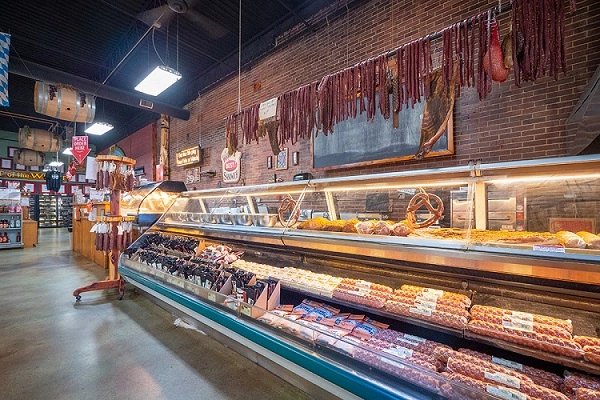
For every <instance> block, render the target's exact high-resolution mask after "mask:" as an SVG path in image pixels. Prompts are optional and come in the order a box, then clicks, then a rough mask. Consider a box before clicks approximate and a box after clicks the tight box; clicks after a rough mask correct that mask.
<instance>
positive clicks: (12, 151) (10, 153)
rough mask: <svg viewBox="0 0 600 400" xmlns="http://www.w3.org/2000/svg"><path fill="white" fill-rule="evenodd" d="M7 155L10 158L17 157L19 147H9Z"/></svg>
mask: <svg viewBox="0 0 600 400" xmlns="http://www.w3.org/2000/svg"><path fill="white" fill-rule="evenodd" d="M6 149H7V151H6V152H7V154H8V158H13V157H14V156H15V153H16V152H17V150H19V148H18V147H12V146H7V147H6Z"/></svg>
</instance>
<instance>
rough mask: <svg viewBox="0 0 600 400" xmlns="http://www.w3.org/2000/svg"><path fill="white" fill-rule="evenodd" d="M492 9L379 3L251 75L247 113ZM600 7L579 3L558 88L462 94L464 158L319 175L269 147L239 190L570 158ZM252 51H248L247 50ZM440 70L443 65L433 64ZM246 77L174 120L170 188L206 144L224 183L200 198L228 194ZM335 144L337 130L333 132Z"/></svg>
mask: <svg viewBox="0 0 600 400" xmlns="http://www.w3.org/2000/svg"><path fill="white" fill-rule="evenodd" d="M492 5H493V4H491V3H490V2H489V1H476V0H469V1H456V0H454V1H446V2H442V1H439V0H426V1H422V2H419V5H418V6H416V5H415V4H414V2H412V1H407V0H393V1H387V2H380V1H370V2H367V3H365V4H364V5H361V6H359V7H357V8H355V9H350V10H349V11H348V12H347V13H346V14H344V15H342V16H341V17H339V18H337V19H335V20H329V21H328V23H327V24H325V26H324V27H323V28H322V29H318V30H316V31H314V32H310V33H308V34H306V35H304V36H303V37H302V38H300V39H299V40H295V41H292V42H291V43H287V44H284V45H282V46H281V48H279V49H277V50H275V51H274V52H273V53H271V55H269V56H268V57H266V58H264V59H262V60H260V61H258V62H256V63H255V64H253V65H252V66H250V67H246V68H244V69H243V70H242V74H241V106H242V108H245V107H248V106H250V105H252V104H255V103H260V102H263V101H266V100H268V99H271V98H273V97H276V96H278V95H279V94H281V93H283V92H285V91H288V90H293V89H295V88H297V87H299V86H301V85H304V84H307V83H309V82H311V81H314V80H320V79H321V78H322V77H323V76H324V75H326V74H328V73H333V72H336V71H339V70H341V69H344V68H346V67H348V66H352V65H354V64H355V63H358V62H361V61H364V60H366V59H368V58H370V57H375V56H377V55H379V54H381V53H383V52H386V51H390V50H392V49H395V48H397V47H399V46H401V45H403V44H406V43H408V42H410V41H411V40H413V39H417V38H420V37H422V36H425V35H427V34H430V33H432V32H435V31H438V30H440V29H443V28H444V27H446V26H449V25H451V24H453V23H455V22H458V21H461V20H463V19H465V18H468V17H470V16H473V15H476V14H477V13H479V12H482V11H484V10H487V9H488V8H489V7H491V6H492ZM598 15H600V2H597V1H594V0H579V1H577V10H576V11H574V12H573V11H570V10H569V9H568V5H567V17H566V53H567V56H566V61H567V74H566V75H563V74H560V75H559V77H558V80H554V78H553V77H543V78H541V79H538V80H537V81H536V82H523V83H522V87H521V88H517V87H516V86H515V84H514V80H513V76H512V71H511V74H510V75H509V78H508V80H507V81H506V82H504V83H497V82H494V83H493V89H492V93H491V94H490V95H489V96H488V98H487V99H485V100H483V101H480V100H479V98H478V94H477V90H476V89H475V88H468V89H467V88H463V89H462V90H461V96H460V97H459V98H458V99H457V101H456V105H455V111H454V145H455V154H454V155H450V156H442V157H437V158H431V159H426V160H423V161H413V160H410V161H403V162H395V163H389V164H382V165H377V166H365V167H355V168H342V169H330V170H313V169H312V157H311V151H312V150H311V143H310V141H309V140H305V141H300V142H298V143H296V144H294V145H291V144H290V145H287V147H288V148H289V151H290V158H291V154H292V152H294V151H299V154H300V157H299V160H300V163H299V165H297V166H294V165H291V163H290V165H289V167H288V169H287V170H278V171H275V170H274V169H267V162H266V159H267V157H268V156H270V155H272V154H271V150H270V146H269V143H268V140H263V141H261V142H260V143H259V144H255V143H253V144H250V145H245V144H242V143H240V148H239V150H240V151H241V152H242V154H243V155H242V175H241V180H240V182H239V183H237V184H259V183H266V182H267V181H268V180H269V178H272V177H273V174H275V173H276V174H277V177H278V178H280V179H282V180H284V181H290V180H291V179H292V178H293V176H294V175H295V174H297V173H300V172H311V173H312V174H313V175H314V176H317V177H331V176H340V175H353V174H360V173H364V172H365V171H368V172H387V171H399V170H407V169H423V168H436V167H447V166H455V165H465V164H466V163H467V162H468V160H470V159H481V160H482V161H483V162H486V163H487V162H500V161H510V160H521V159H536V158H545V157H554V156H565V155H567V146H566V143H567V142H568V140H569V137H568V136H567V132H566V130H565V121H566V119H567V117H568V116H569V114H570V113H571V111H572V110H573V107H574V106H575V104H576V102H577V100H578V99H579V97H580V95H581V93H582V91H583V89H584V87H585V86H586V84H587V83H588V81H589V79H590V77H591V76H592V75H593V73H594V71H595V69H596V67H597V66H598V64H599V63H600V19H599V18H597V16H598ZM498 23H499V27H500V35H501V38H502V37H503V36H504V35H506V33H508V29H509V25H510V12H505V13H503V14H501V15H500V16H499V17H498ZM242 51H243V50H242ZM433 58H434V66H435V65H439V57H436V56H435V55H434V57H433ZM237 85H238V79H237V76H235V77H232V78H230V79H227V80H224V81H222V82H220V83H219V84H217V85H215V86H214V87H213V88H212V89H211V90H210V91H208V92H204V93H201V94H200V95H199V97H198V98H197V99H196V100H195V101H193V102H191V103H190V104H188V105H187V106H186V108H187V109H189V110H190V112H191V118H190V119H189V121H182V120H178V119H174V118H173V119H171V138H170V141H171V142H170V160H171V164H170V169H171V179H177V180H182V181H185V168H183V167H175V165H174V161H173V160H174V155H175V153H176V152H177V151H179V150H182V149H185V148H188V147H190V146H194V145H197V144H199V145H200V146H201V148H202V156H203V161H202V164H201V168H202V170H203V171H204V170H216V171H217V175H216V177H214V178H213V177H210V176H202V177H201V181H200V182H197V183H195V184H194V185H193V186H196V187H197V188H198V189H202V188H212V187H217V186H219V185H221V184H222V183H221V178H220V177H221V174H222V168H221V162H220V154H221V151H222V150H223V148H224V147H225V118H226V117H227V116H228V115H231V114H233V113H235V112H236V111H237V101H238V96H237V93H238V90H237ZM333 134H334V135H335V127H334V133H333Z"/></svg>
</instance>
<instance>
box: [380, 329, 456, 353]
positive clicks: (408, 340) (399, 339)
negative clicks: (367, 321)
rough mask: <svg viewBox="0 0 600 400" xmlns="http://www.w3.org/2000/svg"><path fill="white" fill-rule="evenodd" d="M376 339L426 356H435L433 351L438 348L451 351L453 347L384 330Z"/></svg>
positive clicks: (391, 330)
mask: <svg viewBox="0 0 600 400" xmlns="http://www.w3.org/2000/svg"><path fill="white" fill-rule="evenodd" d="M374 337H375V338H376V339H379V340H384V341H386V342H389V343H392V344H395V345H397V346H402V347H406V348H409V349H412V350H415V351H419V352H421V353H426V354H433V350H434V349H435V348H436V347H442V348H447V349H449V350H451V347H450V346H447V345H445V344H441V343H438V342H436V341H433V340H428V339H425V338H422V337H419V336H415V335H409V334H407V333H403V332H398V331H395V330H393V329H382V330H380V331H379V332H377V333H376V334H375V336H374Z"/></svg>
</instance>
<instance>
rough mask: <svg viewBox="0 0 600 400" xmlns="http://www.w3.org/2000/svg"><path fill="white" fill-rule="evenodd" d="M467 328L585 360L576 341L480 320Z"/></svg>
mask: <svg viewBox="0 0 600 400" xmlns="http://www.w3.org/2000/svg"><path fill="white" fill-rule="evenodd" d="M467 328H468V329H469V330H470V331H471V332H474V333H477V334H479V335H484V336H490V337H493V338H497V339H501V340H505V341H507V342H512V343H516V344H519V345H522V346H526V347H531V348H534V349H538V350H542V351H548V352H551V353H555V354H559V355H562V356H565V357H571V358H583V354H584V353H583V349H582V348H581V346H580V345H579V344H578V343H576V342H575V341H573V340H570V339H562V338H558V337H556V336H550V335H546V334H544V333H538V332H526V331H522V330H517V329H510V328H506V327H504V326H502V325H499V324H494V323H491V322H486V321H480V320H471V321H470V322H469V324H468V326H467Z"/></svg>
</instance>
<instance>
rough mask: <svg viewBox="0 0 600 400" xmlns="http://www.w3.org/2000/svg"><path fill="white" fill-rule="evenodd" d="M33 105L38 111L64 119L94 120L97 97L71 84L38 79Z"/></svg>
mask: <svg viewBox="0 0 600 400" xmlns="http://www.w3.org/2000/svg"><path fill="white" fill-rule="evenodd" d="M33 105H34V107H35V111H36V112H38V113H40V114H44V115H48V116H50V117H54V118H57V119H61V120H64V121H74V122H92V121H93V120H94V116H95V115H96V98H95V97H94V96H92V95H89V94H86V93H83V92H81V91H79V90H77V89H75V88H74V87H72V86H69V85H62V84H56V85H54V84H51V83H47V82H41V81H37V82H36V83H35V88H34V95H33Z"/></svg>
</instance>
